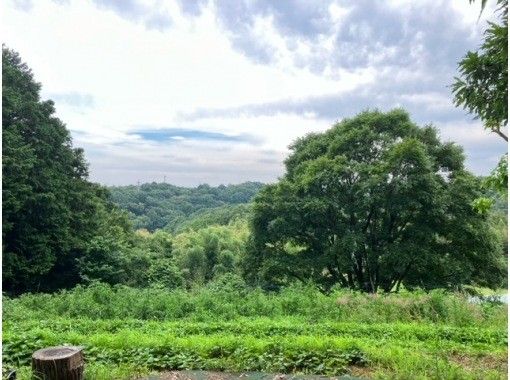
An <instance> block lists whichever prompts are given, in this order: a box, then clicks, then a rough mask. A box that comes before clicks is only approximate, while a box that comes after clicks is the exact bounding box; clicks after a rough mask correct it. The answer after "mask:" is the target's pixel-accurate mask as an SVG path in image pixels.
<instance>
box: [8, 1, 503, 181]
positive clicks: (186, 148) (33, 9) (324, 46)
mask: <svg viewBox="0 0 510 380" xmlns="http://www.w3.org/2000/svg"><path fill="white" fill-rule="evenodd" d="M491 6H492V4H490V2H489V8H488V9H486V10H485V12H484V14H483V15H482V18H481V19H480V20H478V15H479V8H478V5H469V4H468V2H458V1H454V0H452V1H446V0H415V1H410V0H409V1H404V0H388V1H384V2H383V1H369V0H345V1H335V0H328V1H325V0H324V1H322V0H320V1H314V2H311V1H305V0H294V1H290V0H288V1H287V0H281V1H270V0H250V1H237V0H235V1H234V0H216V1H214V0H209V1H206V0H176V1H162V0H153V1H136V0H126V1H114V0H90V1H89V2H83V1H72V0H69V1H56V0H54V1H51V0H47V1H43V0H41V1H37V2H31V1H29V0H23V1H10V2H3V3H2V11H3V13H4V26H3V27H4V36H5V40H4V41H5V42H6V44H7V45H8V46H9V47H12V48H14V49H16V50H18V51H19V52H20V54H21V55H22V57H23V58H24V59H25V60H26V61H27V63H28V64H29V65H30V66H31V67H32V68H33V70H34V73H35V75H36V78H37V79H38V80H39V81H41V82H42V83H43V91H44V94H43V95H44V96H45V97H47V98H51V99H53V100H54V101H55V103H56V107H57V112H58V116H59V117H61V118H62V119H63V120H64V121H65V122H66V123H67V125H68V127H69V128H70V129H71V130H72V133H73V136H74V141H75V144H76V145H79V146H82V147H84V148H85V151H86V155H87V158H88V160H89V161H90V167H91V177H92V179H93V180H96V181H99V182H102V183H106V184H127V183H136V182H137V181H153V180H154V181H161V180H162V179H163V178H164V177H166V178H167V180H170V181H172V182H173V183H176V184H181V185H196V184H199V183H203V182H208V183H211V184H219V183H236V182H242V181H245V180H257V181H265V182H268V181H274V180H275V179H276V178H277V177H278V176H280V175H281V174H283V165H282V162H283V159H284V158H285V156H286V154H287V153H288V152H287V146H288V145H289V144H290V143H291V142H292V141H293V139H295V138H297V137H299V136H302V135H303V134H305V133H308V132H313V131H322V130H325V129H327V128H328V127H330V126H331V125H332V124H333V123H334V122H335V121H338V120H341V119H342V118H345V117H350V116H353V115H355V114H357V113H358V112H360V111H362V110H364V109H367V108H378V109H382V110H388V109H391V108H394V107H403V108H405V109H407V110H408V111H409V112H410V113H411V116H412V118H413V120H415V121H416V122H418V123H420V124H427V123H433V124H435V125H436V126H437V127H438V128H439V129H440V131H441V134H442V136H443V139H445V140H450V141H455V142H457V143H459V144H461V145H463V146H464V148H465V150H466V154H467V158H468V167H469V168H471V170H473V171H474V172H475V173H477V174H487V173H488V172H489V171H490V169H491V168H492V167H494V166H495V164H496V162H497V161H498V158H499V157H500V156H501V154H503V153H504V152H505V151H506V144H505V143H504V142H503V141H502V140H501V139H499V138H498V137H496V136H495V135H491V134H489V133H488V132H486V131H484V130H483V129H482V126H481V123H479V122H478V121H476V120H473V117H472V116H471V115H467V114H466V113H465V112H464V111H463V110H460V109H456V108H455V107H454V106H453V104H452V100H451V99H452V97H451V91H450V88H449V85H450V84H451V83H452V81H453V77H454V75H455V74H456V69H457V67H456V66H457V62H458V61H459V60H460V59H461V57H462V56H463V55H464V54H465V53H466V52H467V51H468V50H474V49H476V47H477V46H478V45H479V44H480V41H481V35H482V32H483V29H484V28H485V25H486V21H485V19H486V18H488V19H493V18H494V16H493V9H491V8H490V7H491ZM91 20H93V21H92V22H91Z"/></svg>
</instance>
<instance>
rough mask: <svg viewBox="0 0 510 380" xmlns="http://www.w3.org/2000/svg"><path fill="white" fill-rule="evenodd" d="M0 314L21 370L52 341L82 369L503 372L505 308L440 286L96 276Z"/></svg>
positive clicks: (114, 374) (14, 302)
mask: <svg viewBox="0 0 510 380" xmlns="http://www.w3.org/2000/svg"><path fill="white" fill-rule="evenodd" d="M3 318H4V335H3V360H4V365H5V366H8V367H17V368H18V374H19V375H20V376H19V377H20V378H21V379H25V378H29V377H28V373H27V372H29V371H28V367H27V364H29V358H30V354H31V352H32V351H33V350H35V349H36V348H39V347H41V346H53V345H59V344H62V343H68V344H75V345H81V346H84V347H85V355H86V358H87V367H86V370H87V371H88V376H90V378H95V377H94V376H98V377H99V376H101V374H103V375H102V376H103V377H100V378H104V379H111V378H125V379H131V378H132V376H133V374H134V373H136V372H144V371H150V370H159V369H205V370H216V371H217V370H226V371H235V372H237V371H243V372H244V371H264V372H273V373H274V372H278V373H291V372H292V373H312V374H325V375H341V374H345V373H350V374H354V375H358V376H363V377H370V378H372V377H374V378H381V379H396V378H400V379H408V378H438V379H439V378H441V379H478V378H484V379H503V378H506V371H505V363H506V344H507V331H506V323H507V316H506V308H505V307H504V306H503V305H501V304H500V303H498V302H484V303H469V302H468V299H467V298H466V297H465V296H462V295H460V294H446V293H443V292H439V291H435V292H432V293H430V294H425V293H420V292H418V293H417V292H415V293H404V294H400V295H378V296H375V295H367V294H360V293H352V292H346V291H340V292H335V293H333V294H330V295H328V296H326V295H323V294H321V293H320V292H318V291H317V290H316V289H314V288H313V287H301V286H293V287H290V288H287V289H285V290H284V291H282V292H281V293H279V294H271V293H269V294H268V293H266V292H263V291H261V290H259V289H248V288H246V286H245V285H243V284H242V281H241V280H240V279H239V278H235V277H233V276H230V278H225V277H223V278H221V279H218V280H216V281H214V283H211V284H210V285H209V286H207V287H202V288H200V289H197V290H194V291H192V292H186V291H183V290H173V291H165V290H162V289H132V288H127V287H113V288H112V287H110V286H107V285H101V284H95V285H93V286H90V287H78V288H76V289H74V290H72V291H64V292H61V293H58V294H53V295H41V294H39V295H28V294H27V295H24V296H21V297H19V298H17V299H5V298H4V315H3ZM489 326H490V327H489ZM122 368H127V369H128V370H126V369H124V371H126V372H125V373H124V372H122ZM25 369H27V370H25ZM105 369H107V371H106V372H105ZM121 373H124V374H123V375H122V376H121V375H120V374H121ZM25 374H27V376H26V377H25ZM417 375H419V376H418V377H417Z"/></svg>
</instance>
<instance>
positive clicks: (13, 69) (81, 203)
mask: <svg viewBox="0 0 510 380" xmlns="http://www.w3.org/2000/svg"><path fill="white" fill-rule="evenodd" d="M2 75H3V80H2V102H3V103H2V113H3V118H2V136H3V140H2V149H3V153H2V168H3V173H2V185H3V187H2V195H3V205H2V206H3V211H2V212H3V227H2V237H3V288H4V290H5V291H10V292H22V291H28V290H30V291H32V290H52V289H57V288H61V287H66V286H72V285H74V284H76V282H78V281H80V276H79V269H78V262H77V259H78V258H79V257H81V256H83V255H84V254H85V252H86V251H87V249H88V248H87V246H88V244H89V243H90V241H91V240H92V238H93V237H94V236H96V235H97V233H98V229H99V228H100V225H101V221H100V220H98V219H99V218H97V215H98V210H100V209H105V210H107V209H111V208H112V207H113V206H112V205H110V204H109V203H108V202H107V192H106V191H105V190H104V189H103V188H101V187H100V186H98V185H94V184H91V183H90V182H88V181H87V164H86V162H85V160H84V157H83V151H82V150H81V149H78V148H73V146H72V141H71V136H70V134H69V131H68V130H67V129H66V127H65V125H64V123H63V122H62V121H61V120H59V119H58V118H57V117H55V108H54V104H53V102H52V101H51V100H48V101H43V100H41V98H40V89H41V85H40V84H39V83H37V82H36V81H35V80H34V77H33V74H32V72H31V70H30V69H29V68H28V66H27V65H26V64H25V63H23V62H22V60H21V58H20V57H19V55H18V54H17V53H16V52H14V51H12V50H10V49H8V48H6V47H4V46H3V47H2Z"/></svg>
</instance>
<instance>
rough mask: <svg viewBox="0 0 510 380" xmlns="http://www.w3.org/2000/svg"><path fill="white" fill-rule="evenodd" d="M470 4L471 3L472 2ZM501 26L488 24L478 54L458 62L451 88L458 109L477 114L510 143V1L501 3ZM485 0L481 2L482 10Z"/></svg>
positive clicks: (501, 1)
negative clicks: (509, 126) (508, 131)
mask: <svg viewBox="0 0 510 380" xmlns="http://www.w3.org/2000/svg"><path fill="white" fill-rule="evenodd" d="M470 2H471V1H470ZM497 4H498V10H499V12H500V23H499V24H497V23H493V22H489V23H488V24H489V27H488V28H487V30H486V31H485V39H484V41H483V44H482V45H481V47H480V49H479V51H477V52H471V51H469V52H468V53H467V54H466V56H465V57H464V58H463V59H462V60H461V61H460V62H459V73H460V77H456V78H455V82H454V84H453V86H452V88H453V94H454V101H455V105H456V106H462V107H463V108H465V109H467V110H468V111H469V112H470V113H473V114H475V115H476V117H477V118H479V119H480V120H481V121H482V122H483V123H484V126H485V128H487V129H489V130H490V131H492V132H494V133H496V134H498V135H499V136H501V137H502V138H503V139H504V140H505V141H508V137H507V135H506V134H505V133H504V132H503V131H502V128H504V127H506V126H507V124H508V0H498V1H497ZM485 5H486V0H484V1H482V10H483V8H484V7H485Z"/></svg>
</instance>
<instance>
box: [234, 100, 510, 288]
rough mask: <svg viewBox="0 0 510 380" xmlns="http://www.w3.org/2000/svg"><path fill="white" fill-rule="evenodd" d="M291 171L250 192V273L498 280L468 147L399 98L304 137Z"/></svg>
mask: <svg viewBox="0 0 510 380" xmlns="http://www.w3.org/2000/svg"><path fill="white" fill-rule="evenodd" d="M290 148H291V151H292V152H291V154H290V156H289V157H288V158H287V160H286V162H285V165H286V174H285V175H284V177H283V178H282V179H281V180H280V181H279V182H278V183H276V184H273V185H268V186H266V187H265V188H264V189H263V190H262V191H261V192H260V193H259V195H258V196H257V197H256V198H255V200H254V206H253V209H254V216H253V225H252V235H253V236H252V239H251V242H250V246H251V248H250V249H249V251H248V254H247V257H246V261H245V263H244V265H245V273H246V275H247V277H248V278H251V279H252V280H254V281H260V282H263V283H266V284H268V283H269V284H281V283H285V281H287V280H290V279H298V280H300V281H313V282H314V283H315V284H317V286H318V287H320V288H321V289H322V290H324V291H327V290H328V289H329V288H331V287H332V286H334V285H340V286H343V287H350V288H352V289H360V290H363V291H368V292H376V291H378V289H383V290H385V291H390V290H392V289H394V288H395V287H396V288H398V287H399V286H400V285H401V284H405V285H406V286H408V287H416V286H420V287H423V288H433V287H458V286H460V285H462V284H468V283H472V282H474V283H479V284H484V285H489V286H497V285H498V284H500V282H501V281H502V279H503V278H504V277H505V273H506V272H505V270H504V267H505V264H504V260H503V257H502V254H501V249H500V246H498V245H497V242H496V240H497V239H495V238H494V232H493V231H492V230H491V227H490V226H489V224H488V223H487V220H486V217H485V216H484V215H481V214H480V213H477V212H476V211H475V210H474V209H473V207H472V205H471V203H472V201H473V200H474V199H475V198H476V197H477V196H478V195H479V187H480V186H479V181H478V180H477V179H476V178H475V177H474V176H472V175H471V174H469V173H468V172H467V171H466V170H465V169H464V166H463V161H464V156H463V153H462V149H461V148H460V147H459V146H457V145H455V144H453V143H442V142H441V141H440V140H439V138H438V136H437V131H436V130H435V129H434V128H433V127H431V126H427V127H424V128H420V127H418V126H416V125H415V124H414V123H412V122H411V120H410V119H409V115H408V114H407V113H406V112H404V111H402V110H394V111H391V112H388V113H381V112H378V111H373V112H371V111H367V112H363V113H361V114H359V115H358V116H356V117H354V118H352V119H346V120H344V121H342V122H340V123H338V124H336V125H334V126H333V128H331V129H330V130H328V131H326V132H325V133H321V134H310V135H308V136H306V137H304V138H301V139H298V140H297V141H296V142H295V143H294V144H293V145H292V146H291V147H290Z"/></svg>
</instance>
